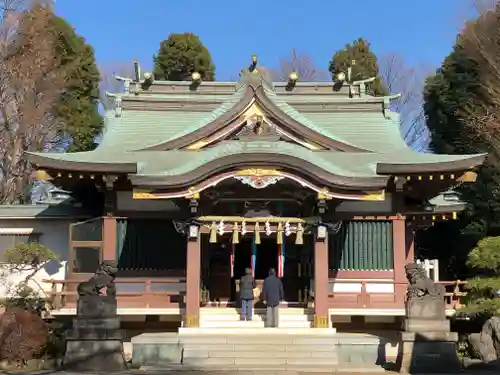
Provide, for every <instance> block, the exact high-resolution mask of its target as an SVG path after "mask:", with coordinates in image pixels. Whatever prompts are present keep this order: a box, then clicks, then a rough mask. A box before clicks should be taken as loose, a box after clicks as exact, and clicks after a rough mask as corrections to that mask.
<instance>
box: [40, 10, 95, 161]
mask: <svg viewBox="0 0 500 375" xmlns="http://www.w3.org/2000/svg"><path fill="white" fill-rule="evenodd" d="M49 27H51V28H52V32H53V33H54V34H55V35H56V37H57V39H58V43H57V45H56V53H57V54H58V56H59V58H60V63H61V65H62V67H63V68H66V70H67V75H68V77H69V79H70V81H69V82H68V85H67V87H66V89H65V90H64V93H63V94H62V95H61V97H60V99H59V101H58V103H57V105H56V106H55V108H54V115H55V116H56V117H57V118H58V119H59V121H61V123H62V124H63V125H64V126H63V128H62V129H61V131H62V133H63V134H64V136H67V137H69V138H70V139H71V144H70V146H69V149H68V150H67V151H70V152H74V151H90V150H92V149H94V148H95V138H96V137H97V136H98V135H99V134H100V133H101V131H102V126H103V121H102V118H101V115H100V114H99V109H98V105H99V80H100V78H99V70H98V68H97V65H96V61H95V56H94V50H93V48H92V47H91V46H90V45H89V44H87V43H86V42H85V39H84V38H83V37H81V36H79V35H77V34H76V32H75V30H74V29H73V28H72V27H71V25H70V24H68V23H67V22H66V21H65V20H64V19H63V18H61V17H58V16H55V15H53V17H52V19H51V21H50V24H49Z"/></svg>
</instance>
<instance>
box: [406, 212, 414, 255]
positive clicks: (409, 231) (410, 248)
mask: <svg viewBox="0 0 500 375" xmlns="http://www.w3.org/2000/svg"><path fill="white" fill-rule="evenodd" d="M405 242H406V254H405V255H406V263H413V262H414V261H415V229H414V227H413V225H412V224H411V223H408V222H407V223H406V241H405Z"/></svg>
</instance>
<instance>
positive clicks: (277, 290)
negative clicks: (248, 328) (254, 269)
mask: <svg viewBox="0 0 500 375" xmlns="http://www.w3.org/2000/svg"><path fill="white" fill-rule="evenodd" d="M261 296H262V300H263V301H264V303H265V304H266V322H267V327H275V328H277V327H278V324H279V310H278V308H279V305H280V302H281V301H283V299H284V298H283V284H282V282H281V280H280V278H279V277H277V276H276V271H275V270H274V268H271V269H270V270H269V276H268V277H267V278H266V279H265V280H264V285H263V286H262V293H261Z"/></svg>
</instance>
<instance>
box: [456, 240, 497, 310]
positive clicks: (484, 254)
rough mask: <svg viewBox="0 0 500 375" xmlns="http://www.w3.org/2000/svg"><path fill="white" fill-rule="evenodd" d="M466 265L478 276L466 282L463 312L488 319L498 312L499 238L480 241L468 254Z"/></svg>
mask: <svg viewBox="0 0 500 375" xmlns="http://www.w3.org/2000/svg"><path fill="white" fill-rule="evenodd" d="M467 265H468V266H469V267H471V268H473V269H474V270H476V272H477V273H479V274H480V276H476V277H474V278H472V279H470V280H468V285H467V286H468V289H469V291H468V293H467V296H466V300H465V302H466V307H465V308H464V309H463V310H464V312H466V313H469V314H473V315H480V316H482V317H486V318H487V317H490V316H492V315H497V314H498V312H499V311H500V298H499V297H500V237H498V236H497V237H486V238H483V239H482V240H480V241H479V242H478V244H477V246H476V247H475V248H474V249H472V251H471V252H470V254H469V257H468V261H467Z"/></svg>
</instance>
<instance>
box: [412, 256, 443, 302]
mask: <svg viewBox="0 0 500 375" xmlns="http://www.w3.org/2000/svg"><path fill="white" fill-rule="evenodd" d="M405 273H406V278H407V279H408V283H409V285H408V291H407V298H408V299H415V298H420V299H422V298H436V299H444V293H445V290H444V287H443V286H442V285H438V284H436V283H435V282H434V281H433V280H431V279H430V278H429V277H428V276H427V275H426V274H425V270H424V269H423V268H422V266H420V265H419V264H417V263H409V264H407V265H406V266H405Z"/></svg>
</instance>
